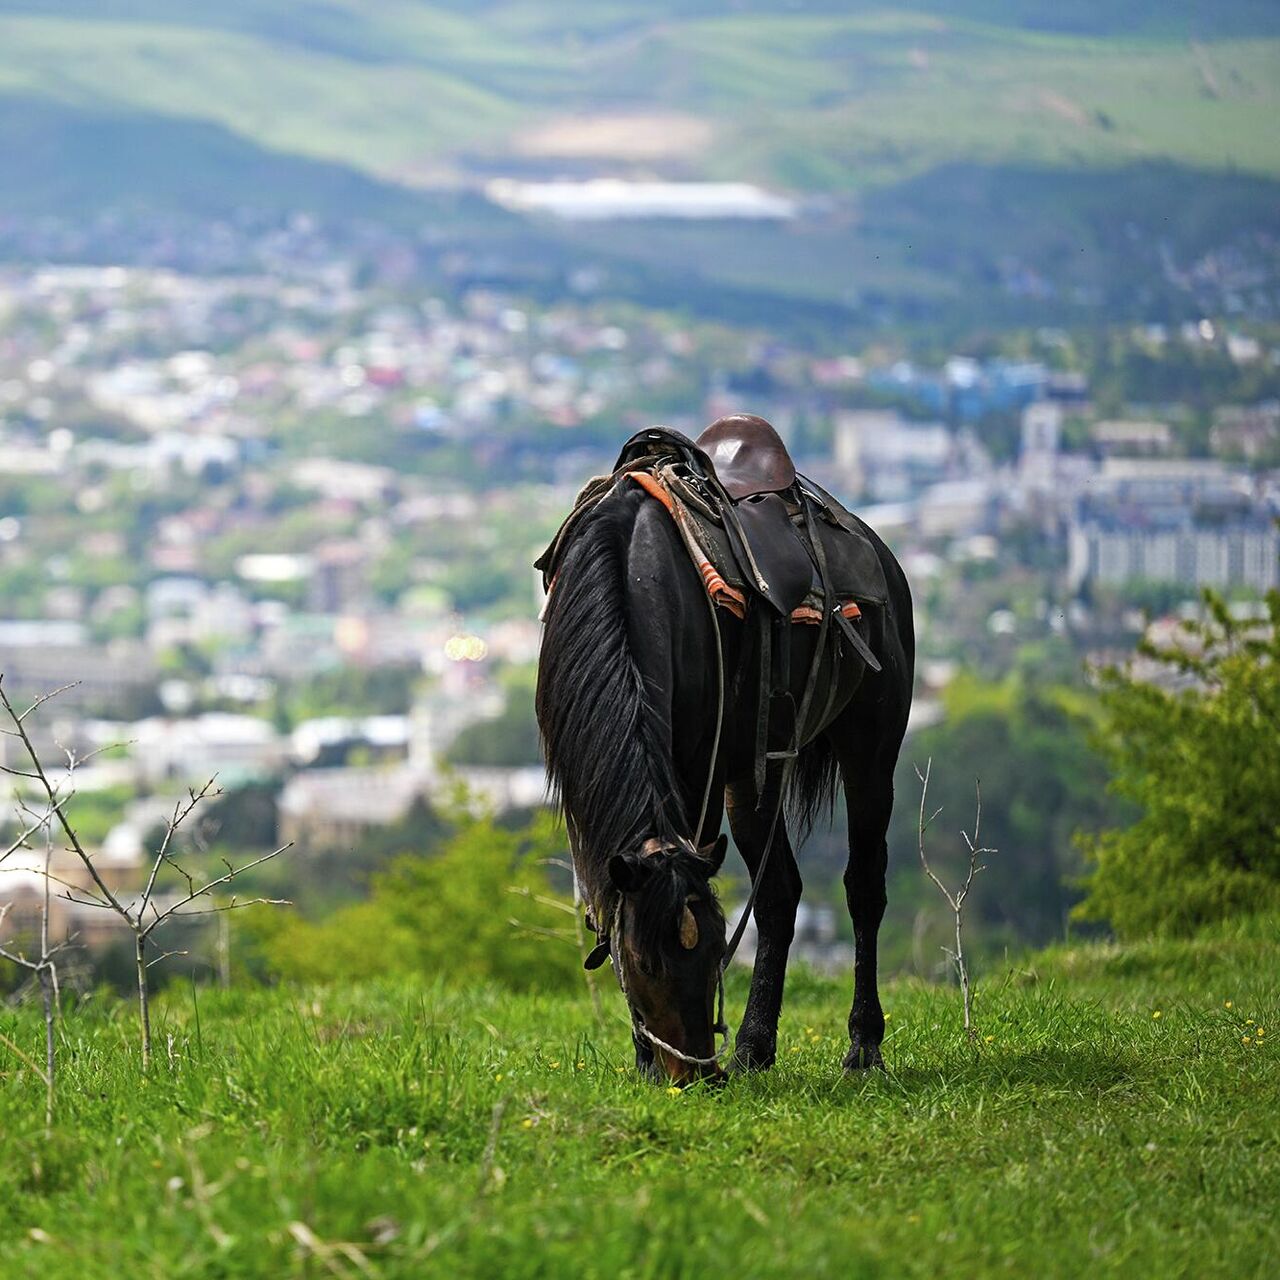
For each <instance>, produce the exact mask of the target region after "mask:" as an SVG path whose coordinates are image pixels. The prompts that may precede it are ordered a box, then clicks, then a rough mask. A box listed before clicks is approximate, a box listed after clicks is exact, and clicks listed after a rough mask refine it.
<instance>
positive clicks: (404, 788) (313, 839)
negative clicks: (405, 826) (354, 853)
mask: <svg viewBox="0 0 1280 1280" xmlns="http://www.w3.org/2000/svg"><path fill="white" fill-rule="evenodd" d="M426 790H427V781H426V778H425V777H424V775H423V773H422V772H421V770H419V769H417V768H414V767H412V766H410V765H394V766H391V767H376V766H375V767H369V768H337V769H307V770H304V771H303V772H302V773H298V774H295V775H294V776H293V777H292V778H290V779H289V781H288V782H286V783H285V785H284V790H283V791H281V793H280V801H279V826H280V841H281V843H287V842H288V841H293V842H295V843H296V844H299V845H302V846H304V847H310V848H341V847H351V846H352V845H355V844H357V843H358V842H359V841H360V840H361V839H362V838H363V837H364V836H366V835H368V834H369V832H370V831H373V830H376V829H378V828H381V827H387V826H390V825H391V824H392V823H394V822H399V821H400V820H401V819H402V818H404V817H406V816H407V814H408V813H409V810H410V809H411V808H412V807H413V804H414V801H415V800H419V799H421V798H423V797H424V796H425V794H426Z"/></svg>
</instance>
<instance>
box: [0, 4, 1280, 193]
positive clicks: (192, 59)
mask: <svg viewBox="0 0 1280 1280" xmlns="http://www.w3.org/2000/svg"><path fill="white" fill-rule="evenodd" d="M1057 9H1070V14H1069V15H1068V16H1067V17H1065V18H1064V17H1061V16H1057V14H1056V10H1057ZM1117 11H1120V12H1122V13H1123V14H1124V15H1127V16H1124V17H1121V18H1117V16H1116V12H1117ZM1199 11H1200V6H1195V5H1192V4H1190V3H1186V4H1180V5H1172V6H1158V7H1157V6H1154V5H1145V4H1144V5H1123V6H1110V7H1105V6H1101V5H1090V6H1083V7H1080V8H1077V7H1075V6H1069V7H1068V6H1056V7H1055V6H1050V5H1048V4H1044V3H1033V2H1032V0H1021V2H1017V0H1003V2H998V0H968V2H967V3H951V4H942V3H937V2H936V0H935V2H934V3H930V2H929V0H923V2H921V3H917V4H913V5H910V6H908V7H903V8H885V7H883V6H872V5H860V4H855V5H835V4H819V5H816V6H813V7H810V8H805V9H800V8H792V7H785V6H782V5H779V4H759V5H747V6H741V5H736V4H735V5H730V4H728V3H705V4H700V5H693V6H685V5H674V4H670V5H663V6H657V7H656V8H655V7H654V6H651V5H643V6H642V5H638V4H635V3H633V2H631V0H626V2H623V0H616V2H615V3H612V4H606V5H592V6H588V5H586V4H582V3H577V4H570V5H567V6H566V5H550V4H532V3H528V0H507V2H506V3H497V4H488V5H482V6H480V7H479V8H478V9H477V8H476V7H475V6H462V5H458V6H448V5H441V4H435V5H429V4H423V3H419V2H418V0H387V2H385V3H380V4H378V5H376V6H368V5H360V4H358V3H357V2H356V0H334V2H333V3H324V4H320V3H311V4H294V3H286V2H285V0H232V2H231V3H228V4H225V5H218V6H209V5H195V4H193V3H190V0H174V2H171V3H161V2H160V0H132V2H131V3H124V4H117V5H113V6H111V11H110V16H104V15H103V11H102V7H101V6H98V5H91V4H89V3H87V0H0V35H2V38H0V92H4V93H7V94H9V95H12V96H16V97H24V98H28V99H31V100H33V101H37V102H45V103H56V104H60V105H62V106H65V107H75V108H76V109H78V110H82V111H84V112H86V113H88V114H89V115H93V114H97V113H129V114H140V115H144V116H152V117H155V118H169V119H171V120H181V121H199V122H203V123H205V124H208V125H216V126H220V127H222V128H224V129H227V130H229V131H230V132H231V133H232V134H234V135H237V136H239V137H241V138H243V139H246V140H249V141H251V142H253V143H254V144H255V145H259V146H262V147H265V148H266V149H268V150H271V151H278V152H282V153H285V154H289V155H294V156H303V157H308V158H311V159H317V160H324V161H329V162H336V163H341V164H346V165H350V166H352V167H354V168H357V169H360V170H362V171H364V172H366V173H370V174H373V175H375V176H378V177H381V178H391V179H395V180H404V181H410V182H421V181H433V180H437V179H439V178H440V177H441V176H442V175H444V174H447V173H449V172H455V171H456V170H457V169H458V167H459V166H461V167H463V168H465V167H466V166H467V165H469V164H472V163H475V162H482V163H503V162H510V161H511V160H513V159H521V158H524V159H528V158H530V157H534V158H537V159H538V160H539V162H540V163H543V164H551V165H552V166H554V165H555V164H557V163H565V162H572V161H574V160H578V161H583V162H586V163H588V164H590V163H593V162H594V161H596V160H598V159H599V157H600V156H601V155H602V154H603V155H607V156H610V157H616V156H618V155H619V154H626V153H627V152H628V151H631V152H632V153H633V154H634V158H635V161H636V164H637V166H638V167H652V166H655V165H656V166H657V167H659V168H661V169H666V170H669V171H673V172H683V173H693V174H698V175H704V176H722V177H744V178H754V179H759V180H763V181H768V182H773V183H777V184H780V185H783V186H786V187H791V188H795V189H799V190H813V191H840V190H847V189H856V188H863V187H866V186H867V185H869V184H876V183H881V182H886V181H892V180H897V179H901V178H904V177H908V176H911V175H913V174H916V173H919V172H922V171H924V170H926V169H928V168H930V167H931V166H933V165H935V164H937V163H940V162H942V161H969V162H976V163H1018V164H1028V163H1050V164H1059V165H1066V166H1080V165H1117V164H1126V163H1131V162H1133V161H1137V160H1143V159H1150V160H1163V161H1172V162H1176V163H1181V164H1187V165H1192V166H1197V167H1204V168H1209V169H1217V170H1222V169H1228V168H1230V169H1234V170H1238V171H1243V172H1250V173H1257V174H1268V175H1277V174H1280V132H1278V131H1277V130H1276V129H1275V128H1274V127H1272V125H1273V122H1274V120H1275V118H1276V114H1277V110H1278V109H1280V18H1277V16H1276V13H1275V10H1274V7H1268V6H1265V5H1263V4H1259V3H1256V2H1254V0H1234V2H1232V3H1226V4H1223V5H1218V6H1215V7H1214V9H1213V21H1212V24H1206V23H1203V22H1197V20H1196V19H1195V17H1194V16H1193V15H1195V14H1197V13H1198V12H1199ZM654 113H660V114H659V115H658V116H657V118H656V121H654V122H652V127H649V128H648V129H646V127H645V123H644V122H645V118H646V117H653V114H654ZM584 114H585V115H588V116H591V117H593V118H598V117H600V116H604V117H605V123H604V125H603V126H602V127H600V128H597V129H596V131H594V132H592V133H590V134H588V135H584V134H583V132H582V131H581V130H580V129H575V128H572V127H565V124H564V118H565V117H580V116H582V115H584ZM673 116H674V119H673ZM637 117H638V118H639V119H638V121H637ZM611 120H612V121H614V129H615V132H614V134H613V135H612V137H611V135H610V133H609V128H610V123H609V122H610V121H611ZM637 130H638V131H639V132H637Z"/></svg>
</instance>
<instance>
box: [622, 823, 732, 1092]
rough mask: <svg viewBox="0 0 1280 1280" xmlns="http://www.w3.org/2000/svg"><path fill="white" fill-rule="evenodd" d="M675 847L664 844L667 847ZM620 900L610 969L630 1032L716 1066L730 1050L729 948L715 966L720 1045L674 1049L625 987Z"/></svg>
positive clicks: (685, 1058) (715, 1031)
mask: <svg viewBox="0 0 1280 1280" xmlns="http://www.w3.org/2000/svg"><path fill="white" fill-rule="evenodd" d="M674 847H675V846H667V850H670V849H672V848H674ZM622 903H623V895H622V894H619V895H618V905H617V906H616V907H615V908H614V912H613V927H612V928H611V929H610V930H609V954H610V957H611V958H612V960H613V972H614V974H615V976H616V977H617V979H618V987H619V989H620V990H621V991H622V997H623V999H624V1000H626V1002H627V1012H628V1013H629V1014H630V1015H631V1033H632V1035H637V1036H641V1037H642V1038H643V1039H645V1040H647V1041H648V1042H649V1043H650V1044H651V1045H653V1046H654V1048H657V1049H661V1050H662V1051H663V1053H669V1054H670V1055H671V1056H672V1057H673V1058H678V1059H679V1060H680V1061H681V1062H686V1063H688V1064H689V1065H690V1066H693V1067H718V1066H719V1065H720V1063H721V1062H722V1061H723V1060H724V1057H725V1055H726V1054H727V1053H728V1052H729V1045H730V1036H729V1024H728V1023H727V1022H726V1021H725V1020H724V971H725V967H726V966H727V965H728V963H729V960H730V954H729V953H728V952H726V953H725V956H724V958H723V959H722V960H721V961H720V964H719V966H718V967H717V970H716V1020H715V1022H714V1023H713V1024H712V1027H711V1034H712V1035H713V1036H717V1035H718V1036H720V1037H721V1041H720V1048H719V1049H718V1050H717V1051H716V1052H715V1053H713V1054H712V1055H711V1056H710V1057H709V1058H699V1057H696V1056H695V1055H694V1054H691V1053H685V1052H684V1051H683V1050H682V1049H677V1048H676V1047H675V1045H670V1044H668V1043H667V1042H666V1041H665V1040H663V1039H662V1038H661V1037H659V1036H656V1035H654V1034H653V1032H652V1031H650V1030H649V1028H648V1027H646V1026H645V1025H644V1019H643V1018H642V1017H641V1016H640V1013H639V1011H638V1010H637V1009H636V1005H635V1001H634V1000H633V999H632V998H631V992H630V991H628V990H627V980H626V977H625V976H624V975H623V971H622ZM615 948H616V950H615Z"/></svg>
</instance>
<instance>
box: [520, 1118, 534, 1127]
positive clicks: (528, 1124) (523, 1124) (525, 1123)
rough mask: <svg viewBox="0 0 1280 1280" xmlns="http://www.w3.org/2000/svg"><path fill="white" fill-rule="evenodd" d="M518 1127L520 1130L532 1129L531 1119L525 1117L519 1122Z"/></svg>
mask: <svg viewBox="0 0 1280 1280" xmlns="http://www.w3.org/2000/svg"><path fill="white" fill-rule="evenodd" d="M520 1127H521V1128H522V1129H532V1128H533V1120H532V1118H531V1117H530V1116H525V1118H524V1119H523V1120H521V1121H520Z"/></svg>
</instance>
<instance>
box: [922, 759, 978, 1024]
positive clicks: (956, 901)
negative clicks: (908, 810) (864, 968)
mask: <svg viewBox="0 0 1280 1280" xmlns="http://www.w3.org/2000/svg"><path fill="white" fill-rule="evenodd" d="M932 768H933V759H932V758H930V759H929V760H928V761H927V762H926V764H925V767H924V772H923V773H921V772H920V770H919V768H918V767H917V768H916V777H917V778H919V779H920V817H919V821H918V824H917V848H918V850H919V853H920V865H921V867H923V868H924V873H925V875H926V876H928V877H929V879H930V880H931V881H932V882H933V883H934V885H935V886H936V887H937V889H938V892H939V893H941V894H942V896H943V897H944V898H945V899H946V902H947V905H948V906H949V907H950V908H951V914H952V916H953V917H954V919H955V938H956V944H955V947H954V949H952V948H951V947H943V948H942V950H943V952H945V954H946V955H947V957H948V958H949V959H950V960H951V963H952V964H953V965H955V969H956V975H957V977H958V978H959V979H960V993H961V996H962V998H963V1001H964V1029H965V1034H966V1035H967V1036H968V1037H969V1039H971V1040H972V1039H973V1038H974V1037H975V1035H976V1032H975V1031H974V1029H973V1019H972V1008H973V999H972V991H971V987H970V981H969V966H968V963H967V961H966V960H965V954H964V937H963V934H964V904H965V899H966V898H968V896H969V890H970V889H972V888H973V882H974V879H975V877H976V876H977V875H978V873H979V872H981V871H985V870H986V864H985V863H981V862H980V861H979V859H980V858H983V857H985V856H987V855H988V854H992V853H995V852H996V850H994V849H986V848H982V847H980V846H979V844H978V836H979V832H980V831H981V829H982V784H981V783H980V782H975V787H976V791H977V806H976V810H975V813H974V819H973V835H972V836H970V835H969V834H968V832H966V831H961V832H960V835H961V836H962V837H963V839H964V842H965V846H966V847H967V849H968V852H969V859H968V867H967V869H966V871H965V877H964V881H963V882H962V883H961V885H960V887H959V888H958V889H956V890H955V891H954V892H952V890H950V889H948V888H947V886H946V885H945V884H944V883H943V882H942V880H941V879H940V878H939V877H938V875H937V874H936V873H935V871H934V870H933V868H932V867H931V866H930V865H929V858H928V855H927V854H926V853H925V832H926V831H928V829H929V827H930V826H931V825H932V823H933V820H934V819H935V818H936V817H937V816H938V814H940V813H941V812H942V809H941V808H937V809H935V810H934V811H933V813H932V814H931V815H930V816H929V817H928V818H926V817H925V810H926V807H927V801H928V795H929V774H930V771H931V770H932Z"/></svg>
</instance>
